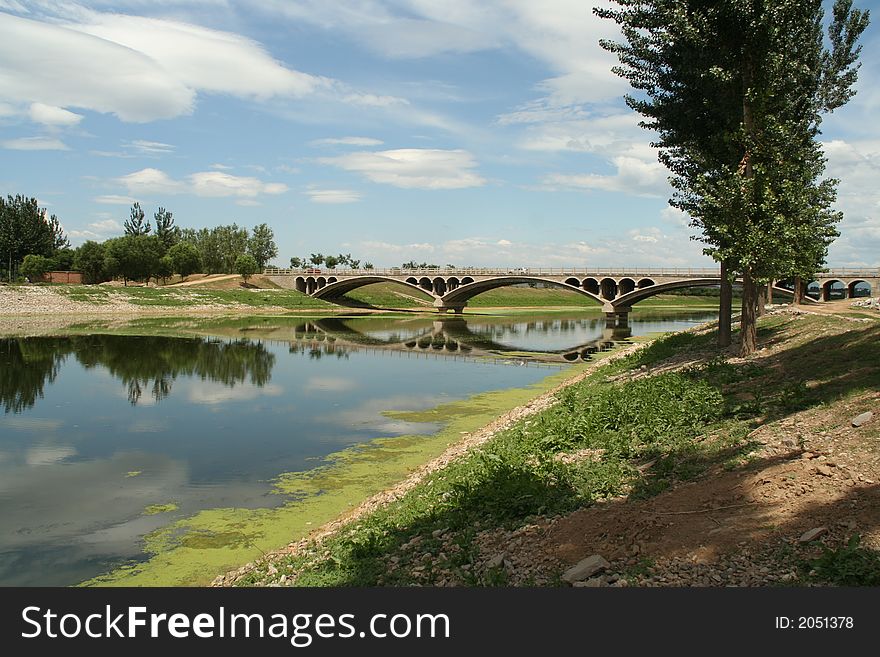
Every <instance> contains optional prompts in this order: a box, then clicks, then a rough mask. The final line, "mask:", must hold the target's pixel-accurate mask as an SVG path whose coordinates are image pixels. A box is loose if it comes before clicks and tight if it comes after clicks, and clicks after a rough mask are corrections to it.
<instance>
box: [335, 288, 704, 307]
mask: <svg viewBox="0 0 880 657" xmlns="http://www.w3.org/2000/svg"><path fill="white" fill-rule="evenodd" d="M346 298H347V299H348V300H350V302H351V304H352V305H355V306H359V305H371V306H375V307H379V308H419V307H430V306H431V303H432V301H433V299H432V298H431V297H430V296H429V295H428V294H425V293H421V292H418V291H416V290H413V289H411V288H407V287H404V286H401V285H393V284H389V283H376V284H375V285H367V286H364V287H362V288H359V289H357V290H354V291H353V292H350V293H349V294H347V295H346ZM717 305H718V302H717V300H715V299H712V298H709V297H688V296H678V295H658V296H656V297H651V298H650V299H646V300H645V301H643V302H641V303H640V304H639V305H638V307H658V306H663V307H670V306H680V307H688V308H691V307H694V308H695V307H707V308H712V307H716V306H717ZM550 306H570V307H573V308H590V309H598V308H599V305H598V304H597V303H596V302H595V301H593V300H591V299H589V298H587V297H585V296H583V295H581V294H577V293H575V292H569V291H567V290H563V289H553V288H546V289H537V288H528V287H504V288H498V289H496V290H489V291H488V292H484V293H483V294H480V295H478V296H476V297H474V298H473V299H471V300H470V301H469V302H468V308H503V307H509V308H516V307H550Z"/></svg>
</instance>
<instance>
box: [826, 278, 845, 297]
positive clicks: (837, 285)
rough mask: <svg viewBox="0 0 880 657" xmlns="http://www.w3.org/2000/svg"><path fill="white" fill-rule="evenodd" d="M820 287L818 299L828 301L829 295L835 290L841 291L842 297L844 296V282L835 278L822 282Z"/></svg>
mask: <svg viewBox="0 0 880 657" xmlns="http://www.w3.org/2000/svg"><path fill="white" fill-rule="evenodd" d="M820 289H821V293H820V299H821V300H822V301H830V300H831V295H832V293H833V292H835V291H841V292H842V293H843V296H844V298H846V284H845V283H844V282H843V281H841V280H838V279H836V278H834V279H831V280H830V281H825V282H824V283H822V284H821V287H820Z"/></svg>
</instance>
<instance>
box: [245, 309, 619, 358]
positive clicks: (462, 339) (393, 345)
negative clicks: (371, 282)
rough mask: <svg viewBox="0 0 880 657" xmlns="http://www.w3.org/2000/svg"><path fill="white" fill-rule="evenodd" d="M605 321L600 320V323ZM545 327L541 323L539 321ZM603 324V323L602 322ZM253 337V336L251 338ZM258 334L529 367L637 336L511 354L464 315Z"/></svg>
mask: <svg viewBox="0 0 880 657" xmlns="http://www.w3.org/2000/svg"><path fill="white" fill-rule="evenodd" d="M599 321H601V320H599ZM535 324H536V325H538V327H539V328H540V325H542V324H543V322H542V321H537V322H535ZM600 326H601V324H600ZM252 335H253V334H252ZM259 335H260V336H261V337H264V338H266V339H269V340H272V341H274V342H286V343H287V344H289V345H290V347H291V349H295V348H296V347H297V346H298V347H299V350H302V351H311V352H313V353H316V352H320V353H322V354H326V355H334V354H335V355H339V354H340V353H345V352H347V351H370V352H376V351H387V352H397V353H403V354H424V355H431V356H435V357H456V358H464V359H480V360H486V359H491V360H496V361H498V360H499V359H500V360H501V362H504V363H510V364H517V365H523V364H526V363H543V364H559V365H562V364H565V363H573V362H577V361H582V360H583V361H585V360H590V358H591V357H592V355H593V354H595V353H597V352H600V351H608V350H610V349H613V348H614V346H615V345H616V344H617V343H619V342H621V341H625V340H626V339H627V338H629V337H630V336H631V335H632V330H631V329H630V328H629V327H608V326H605V328H604V329H603V330H602V332H601V335H599V336H597V337H595V338H593V339H592V340H589V341H587V342H584V343H583V344H577V345H575V346H570V347H567V348H565V349H547V350H537V349H522V348H517V349H516V354H515V355H511V354H510V353H509V352H510V351H511V347H510V346H508V345H505V344H503V343H500V342H496V341H495V340H494V339H493V337H492V336H491V334H485V333H483V332H480V331H474V330H472V329H471V328H470V327H469V326H468V323H467V322H466V321H465V320H464V319H462V318H459V317H456V318H448V317H447V318H442V319H437V320H433V321H431V322H427V323H426V322H419V323H417V324H414V325H413V326H412V329H411V330H404V331H401V332H399V333H398V332H394V333H392V334H390V335H389V334H383V332H382V331H380V332H379V335H371V334H370V333H369V332H367V331H359V330H358V329H357V328H355V327H352V326H350V325H349V321H348V320H345V319H339V318H324V319H317V320H312V321H308V322H303V323H302V324H299V325H297V326H295V327H292V328H288V327H271V326H270V327H260V329H259Z"/></svg>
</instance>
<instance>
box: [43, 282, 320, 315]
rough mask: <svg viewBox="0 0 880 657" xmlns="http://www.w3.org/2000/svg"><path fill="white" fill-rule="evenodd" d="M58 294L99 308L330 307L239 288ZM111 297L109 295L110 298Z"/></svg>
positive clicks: (90, 289) (76, 289)
mask: <svg viewBox="0 0 880 657" xmlns="http://www.w3.org/2000/svg"><path fill="white" fill-rule="evenodd" d="M54 289H55V290H56V291H57V292H59V293H60V294H64V295H66V296H67V297H69V298H71V299H73V300H75V301H82V302H85V303H91V304H95V305H101V304H103V303H107V302H108V301H109V300H110V299H111V298H112V297H117V298H118V297H122V298H123V299H124V300H125V301H127V302H129V303H132V304H134V305H138V306H160V307H169V308H175V307H178V308H179V307H183V306H188V305H194V304H218V305H229V304H236V303H237V304H242V305H246V306H253V307H254V308H266V307H280V308H287V309H291V310H293V309H299V308H331V307H332V304H330V303H328V302H326V301H322V300H321V299H313V298H312V297H309V296H307V295H305V294H302V293H300V292H296V291H295V290H277V291H264V290H252V289H245V288H241V287H233V288H230V289H219V290H217V289H212V288H210V287H201V286H194V287H190V288H152V287H101V286H94V285H71V286H63V287H62V286H58V287H55V288H54ZM111 295H112V296H111Z"/></svg>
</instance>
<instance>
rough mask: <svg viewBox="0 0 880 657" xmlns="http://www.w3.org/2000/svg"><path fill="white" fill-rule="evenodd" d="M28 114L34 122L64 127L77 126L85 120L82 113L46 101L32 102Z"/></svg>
mask: <svg viewBox="0 0 880 657" xmlns="http://www.w3.org/2000/svg"><path fill="white" fill-rule="evenodd" d="M28 116H30V119H31V121H33V122H34V123H41V124H42V125H45V126H50V127H62V128H67V127H70V126H75V125H77V124H78V123H79V122H80V121H82V120H83V116H82V114H75V113H74V112H69V111H67V110H66V109H64V108H61V107H54V106H52V105H45V104H44V103H31V106H30V109H29V110H28Z"/></svg>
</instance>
